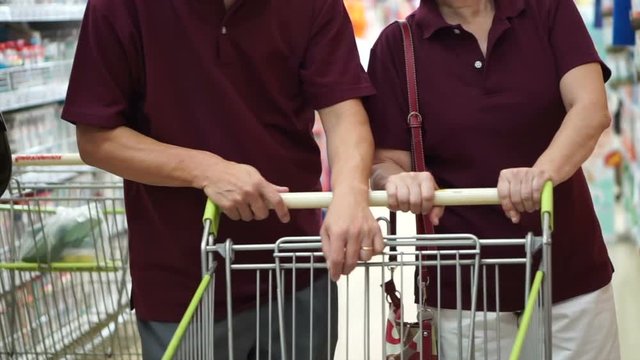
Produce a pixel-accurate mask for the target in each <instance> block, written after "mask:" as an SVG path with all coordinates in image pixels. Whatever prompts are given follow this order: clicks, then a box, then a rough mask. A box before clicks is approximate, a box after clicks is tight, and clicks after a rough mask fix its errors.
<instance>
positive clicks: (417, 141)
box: [398, 20, 433, 234]
mask: <svg viewBox="0 0 640 360" xmlns="http://www.w3.org/2000/svg"><path fill="white" fill-rule="evenodd" d="M398 23H399V24H400V28H401V29H402V44H403V45H404V63H405V68H406V74H407V93H408V96H409V115H407V125H408V126H409V128H410V129H411V158H412V160H413V171H416V172H423V171H427V167H426V165H425V161H424V143H423V141H422V115H420V106H419V104H418V79H417V78H416V59H415V54H414V49H413V36H412V34H411V28H410V27H409V24H408V23H407V22H406V21H405V20H400V21H398ZM416 227H417V229H416V230H417V231H418V234H433V224H431V221H430V220H429V216H427V215H422V216H420V215H416Z"/></svg>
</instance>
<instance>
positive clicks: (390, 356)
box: [384, 20, 438, 360]
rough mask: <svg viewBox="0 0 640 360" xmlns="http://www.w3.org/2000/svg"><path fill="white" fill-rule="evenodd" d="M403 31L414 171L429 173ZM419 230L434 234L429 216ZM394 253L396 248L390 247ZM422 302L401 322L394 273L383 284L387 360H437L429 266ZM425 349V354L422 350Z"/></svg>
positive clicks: (410, 50) (407, 32)
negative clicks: (429, 304) (428, 302)
mask: <svg viewBox="0 0 640 360" xmlns="http://www.w3.org/2000/svg"><path fill="white" fill-rule="evenodd" d="M398 25H399V26H400V28H401V29H402V43H403V49H404V60H405V68H406V77H407V90H408V99H409V115H407V126H408V127H409V128H410V131H411V158H412V168H413V171H416V172H423V171H427V170H426V165H425V159H424V150H423V149H424V146H423V141H422V116H421V115H420V108H419V106H418V82H417V78H416V67H415V66H416V64H415V54H414V47H413V37H412V34H411V27H410V26H409V24H408V23H407V22H406V21H405V20H400V21H398ZM395 228H396V214H395V212H391V214H390V229H389V233H390V234H395V233H396V229H395ZM416 231H417V233H418V234H433V232H434V230H433V224H432V223H431V221H430V220H429V217H428V215H416ZM391 251H392V253H393V252H395V249H394V248H393V247H392V248H391ZM396 260H397V256H396V255H393V254H392V255H390V256H389V261H390V262H395V261H396ZM421 275H422V276H421V279H422V283H421V284H419V286H421V287H422V293H423V294H424V296H423V299H419V300H420V302H421V303H420V304H419V305H418V306H419V307H420V311H419V312H418V319H417V321H416V322H406V321H402V299H401V294H400V293H399V292H398V291H397V289H396V286H395V282H394V280H393V270H392V273H391V280H389V281H387V282H386V283H385V284H384V291H385V294H386V295H387V302H388V303H389V315H388V317H387V323H386V328H385V348H386V353H387V356H386V359H387V360H396V359H397V360H399V359H408V360H437V359H438V352H437V349H438V347H437V346H436V336H435V334H434V326H433V319H434V316H433V313H432V312H431V310H429V309H427V308H426V295H427V286H426V285H427V284H428V281H429V273H428V270H427V267H424V268H423V271H422V274H421ZM421 349H422V351H420V350H421Z"/></svg>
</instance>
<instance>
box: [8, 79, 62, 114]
mask: <svg viewBox="0 0 640 360" xmlns="http://www.w3.org/2000/svg"><path fill="white" fill-rule="evenodd" d="M67 86H68V84H67V83H52V84H49V85H39V86H34V87H28V88H24V89H19V90H14V91H9V92H5V93H0V111H3V112H7V111H14V110H19V109H23V108H27V107H31V106H38V105H45V104H49V103H53V102H58V101H63V100H64V98H65V96H66V94H67Z"/></svg>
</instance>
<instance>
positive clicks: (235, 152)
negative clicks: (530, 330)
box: [62, 0, 382, 359]
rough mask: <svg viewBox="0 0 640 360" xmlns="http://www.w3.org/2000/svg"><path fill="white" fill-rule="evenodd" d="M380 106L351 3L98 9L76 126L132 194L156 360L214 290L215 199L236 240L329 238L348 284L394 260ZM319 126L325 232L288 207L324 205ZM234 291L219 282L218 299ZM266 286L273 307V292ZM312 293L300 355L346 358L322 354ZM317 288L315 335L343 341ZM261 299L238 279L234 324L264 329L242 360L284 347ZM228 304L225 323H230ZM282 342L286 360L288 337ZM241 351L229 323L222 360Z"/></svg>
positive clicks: (89, 25)
mask: <svg viewBox="0 0 640 360" xmlns="http://www.w3.org/2000/svg"><path fill="white" fill-rule="evenodd" d="M373 93H374V90H373V88H372V86H371V85H370V83H369V81H368V78H367V76H366V73H365V72H364V70H363V69H362V66H361V65H360V62H359V57H358V53H357V49H356V44H355V40H354V36H353V30H352V27H351V23H350V20H349V18H348V15H347V13H346V11H345V9H344V6H343V4H342V1H341V0H305V1H300V0H271V1H248V0H235V1H233V0H224V1H223V0H189V1H184V0H179V1H178V0H173V1H171V0H162V1H158V0H154V1H150V0H90V1H89V4H88V9H87V12H86V15H85V18H84V21H83V25H82V30H81V34H80V39H79V42H78V49H77V54H76V59H75V63H74V67H73V72H72V75H71V82H70V86H69V93H68V96H67V102H66V105H65V107H64V112H63V115H62V117H63V118H64V119H65V120H67V121H70V122H72V123H75V124H76V125H77V138H78V146H79V149H80V153H81V155H82V158H83V160H84V161H86V162H87V163H89V164H91V165H94V166H97V167H100V168H103V169H106V170H108V171H110V172H113V173H115V174H118V175H120V176H122V177H123V178H125V179H126V180H125V199H126V210H127V218H128V224H129V237H130V254H131V274H132V278H133V293H132V297H133V298H132V302H133V305H134V307H135V310H136V316H137V317H138V319H139V329H140V333H141V337H142V344H143V352H144V357H145V359H158V358H159V357H160V356H161V354H162V352H163V351H164V349H165V347H166V345H167V343H168V341H169V340H170V337H171V336H172V335H173V331H174V329H175V327H176V323H177V322H178V321H179V320H180V318H181V316H182V314H183V313H184V311H185V309H186V307H187V304H188V302H189V300H190V298H191V296H192V295H193V293H194V291H195V289H196V286H197V284H198V281H199V278H200V265H199V259H200V258H199V239H200V236H201V229H202V226H201V224H200V218H201V214H202V212H203V209H204V204H205V199H206V197H207V196H208V197H209V198H210V199H212V200H213V201H214V202H216V203H217V204H218V205H220V206H221V207H222V209H223V211H224V214H225V216H224V217H223V219H222V222H221V225H220V233H219V238H221V239H226V238H232V239H233V240H234V241H235V242H236V243H273V242H275V241H276V240H277V239H278V238H280V237H283V236H291V235H318V234H321V236H322V240H323V249H324V251H325V256H326V257H327V259H328V262H329V265H330V276H331V277H332V278H333V280H337V279H338V278H339V276H340V274H347V273H349V272H350V271H351V270H352V269H353V268H354V266H355V263H356V261H357V260H358V259H361V260H367V259H369V258H370V257H371V256H372V255H373V254H374V253H375V252H376V251H381V247H382V237H381V234H380V229H379V227H378V226H377V223H376V222H375V220H374V218H373V217H372V215H371V213H370V211H369V209H368V203H367V194H368V176H369V171H370V168H371V160H372V155H373V142H372V136H371V133H370V129H369V125H368V119H367V116H366V113H365V111H364V109H363V107H362V105H361V102H360V100H359V98H360V97H363V96H366V95H371V94H373ZM314 110H318V111H319V113H320V117H321V119H322V122H323V125H324V128H325V131H326V135H327V139H328V152H329V157H330V162H331V168H332V174H333V175H332V186H333V190H334V194H335V198H334V201H333V202H332V204H331V206H330V208H329V209H328V212H327V215H326V218H325V221H324V224H323V225H322V228H321V219H320V213H319V212H318V211H315V210H310V211H295V212H294V211H292V212H289V211H288V210H287V209H286V207H285V205H284V204H283V202H282V199H281V197H280V193H282V192H285V191H314V190H320V184H319V179H320V171H321V166H320V154H319V150H318V147H317V146H316V143H315V142H314V138H313V136H312V132H311V129H312V126H313V121H314ZM270 208H274V209H275V212H272V213H270V212H269V209H270ZM258 220H259V221H258ZM252 260H256V261H271V262H272V261H273V258H272V257H271V258H270V259H269V258H266V259H252ZM243 276H244V277H243ZM247 276H248V279H247V278H246V277H247ZM326 277H327V275H324V278H325V279H326ZM306 279H308V277H307V278H306ZM298 280H300V281H301V282H304V281H305V280H304V279H302V276H301V277H300V278H299V279H298ZM224 285H225V284H224V281H223V279H222V277H219V278H218V279H217V280H216V287H218V288H219V290H222V289H224ZM261 285H262V291H263V292H265V293H266V291H267V287H268V283H267V282H266V281H265V282H264V284H261ZM309 285H310V284H309V281H308V280H307V283H306V284H305V283H301V284H298V287H297V289H302V290H300V291H299V292H298V294H297V295H296V297H299V298H300V299H301V300H300V301H299V302H298V303H296V313H299V314H300V316H298V317H299V321H300V322H299V323H298V324H297V328H296V332H297V334H296V338H297V339H298V341H297V343H296V345H295V346H296V352H297V353H298V354H303V353H304V354H309V353H310V351H311V353H313V354H314V358H318V359H320V358H322V359H326V358H327V357H328V355H330V354H327V352H333V349H334V346H335V341H336V334H337V329H335V327H334V328H333V329H332V331H331V333H332V339H331V341H329V343H330V345H331V346H330V349H328V347H327V340H326V337H324V338H322V339H324V340H322V341H319V340H318V341H315V342H313V344H309V343H308V342H309V336H308V334H306V333H307V332H308V331H309V325H306V326H305V323H306V322H307V321H308V319H309V311H310V309H309V301H308V300H309V299H308V298H309V291H310V290H309V289H310V288H309ZM313 286H314V299H313V300H314V302H315V305H316V306H317V308H316V309H314V312H316V314H322V316H316V317H315V319H314V323H313V326H314V332H315V333H316V334H327V332H328V329H327V326H329V324H328V320H327V313H329V309H328V307H329V306H330V309H331V313H332V316H331V318H332V319H334V320H335V317H336V309H337V304H336V302H335V299H336V288H335V284H333V283H332V286H331V293H332V297H331V298H332V300H331V302H332V304H330V303H329V301H328V300H327V298H328V294H327V292H328V291H329V289H328V286H327V282H326V280H325V281H324V282H322V281H320V280H318V281H316V282H315V284H313ZM255 292H256V285H255V274H253V275H251V274H246V275H241V274H236V275H235V276H234V286H233V299H234V304H233V305H234V309H235V310H238V311H241V310H242V311H244V312H242V313H240V314H236V315H237V316H243V318H244V319H250V320H245V321H238V322H236V324H235V328H236V330H237V333H236V334H234V340H235V344H236V346H235V355H236V358H237V359H246V358H252V357H253V356H255V355H256V354H262V357H265V354H266V353H267V351H268V350H269V347H271V344H269V343H268V341H266V339H267V337H266V336H265V334H266V333H267V329H264V328H263V329H262V330H261V333H262V341H260V342H259V344H256V334H255V332H256V330H255V327H256V325H255V316H253V315H252V313H251V311H255V309H254V308H255V305H252V302H254V301H255V298H256V294H255ZM218 294H219V295H218V296H216V304H215V306H216V309H224V305H225V304H224V296H222V295H221V294H222V293H221V292H219V291H218ZM305 299H306V300H307V301H305ZM248 308H249V309H253V310H247V309H248ZM266 312H267V311H263V312H262V313H263V314H264V313H266ZM247 314H249V315H247ZM270 330H271V332H272V334H273V335H274V336H273V339H272V344H273V346H272V350H273V351H274V354H273V355H275V356H276V358H277V357H278V355H277V354H278V351H279V348H280V346H279V342H278V338H277V335H278V331H277V330H276V329H270ZM225 338H226V327H225V326H224V325H221V323H217V324H216V336H215V342H216V344H217V346H216V359H218V358H219V359H227V358H228V356H227V355H226V350H227V349H226V340H225Z"/></svg>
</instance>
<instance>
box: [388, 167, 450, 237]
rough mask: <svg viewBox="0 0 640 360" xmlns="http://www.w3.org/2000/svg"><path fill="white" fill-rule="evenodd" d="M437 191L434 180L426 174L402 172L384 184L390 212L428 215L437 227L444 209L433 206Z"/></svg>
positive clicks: (392, 176)
mask: <svg viewBox="0 0 640 360" xmlns="http://www.w3.org/2000/svg"><path fill="white" fill-rule="evenodd" d="M437 189H438V185H437V184H436V181H435V179H434V178H433V176H432V175H431V174H430V173H428V172H402V173H399V174H395V175H391V176H389V178H388V179H387V183H386V184H385V190H386V191H387V199H388V202H389V203H388V208H389V210H392V211H405V212H408V211H410V212H412V213H414V214H422V215H426V214H429V218H430V220H431V222H432V223H433V224H434V225H438V223H439V222H440V218H441V217H442V214H443V213H444V207H443V206H436V205H435V204H434V201H435V193H436V190H437Z"/></svg>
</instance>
